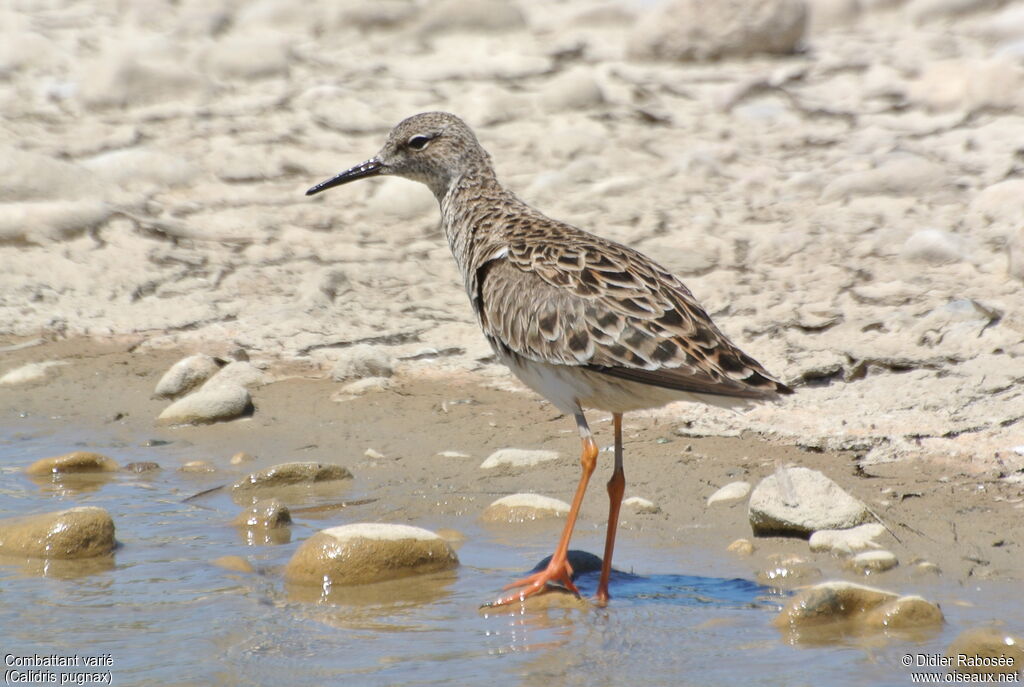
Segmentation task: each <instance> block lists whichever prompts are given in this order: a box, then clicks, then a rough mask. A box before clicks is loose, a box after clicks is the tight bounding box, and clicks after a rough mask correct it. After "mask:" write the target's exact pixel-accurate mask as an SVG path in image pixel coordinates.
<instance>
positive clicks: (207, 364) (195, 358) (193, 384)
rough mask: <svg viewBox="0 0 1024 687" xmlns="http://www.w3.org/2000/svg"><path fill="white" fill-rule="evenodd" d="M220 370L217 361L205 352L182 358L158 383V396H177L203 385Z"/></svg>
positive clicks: (156, 390)
mask: <svg viewBox="0 0 1024 687" xmlns="http://www.w3.org/2000/svg"><path fill="white" fill-rule="evenodd" d="M219 371H220V365H218V364H217V361H216V360H214V359H213V358H211V357H210V356H208V355H205V354H202V353H200V354H197V355H190V356H188V357H187V358H182V359H181V360H179V361H178V362H176V363H174V365H172V366H171V369H169V370H167V372H165V373H164V376H163V377H161V378H160V381H159V382H157V383H156V389H155V390H154V392H153V393H154V395H156V396H157V398H177V397H179V396H182V395H184V394H187V393H188V392H190V391H192V390H193V389H195V388H197V387H199V386H201V385H202V384H203V383H204V382H205V381H206V380H208V379H210V378H211V377H213V376H214V375H215V374H217V373H218V372H219Z"/></svg>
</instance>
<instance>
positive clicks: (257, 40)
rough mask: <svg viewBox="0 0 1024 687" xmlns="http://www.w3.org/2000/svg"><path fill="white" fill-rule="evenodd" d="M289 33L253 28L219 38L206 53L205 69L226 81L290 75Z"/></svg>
mask: <svg viewBox="0 0 1024 687" xmlns="http://www.w3.org/2000/svg"><path fill="white" fill-rule="evenodd" d="M289 43H290V41H289V39H288V37H287V36H285V35H283V34H281V33H278V32H269V31H253V32H247V33H244V34H241V35H229V36H226V37H224V38H222V39H221V40H219V41H217V42H216V43H215V44H214V45H213V46H211V47H210V49H209V50H208V51H207V53H206V55H205V56H204V60H203V63H204V65H205V67H206V69H207V70H208V71H209V72H210V73H212V74H213V75H215V76H216V77H218V78H220V79H223V80H225V81H233V80H236V79H266V78H270V77H277V76H280V77H284V76H287V75H288V62H289V60H290V58H291V48H290V46H289Z"/></svg>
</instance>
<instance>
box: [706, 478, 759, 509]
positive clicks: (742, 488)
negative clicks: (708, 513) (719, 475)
mask: <svg viewBox="0 0 1024 687" xmlns="http://www.w3.org/2000/svg"><path fill="white" fill-rule="evenodd" d="M749 493H750V482H730V483H729V484H726V485H725V486H724V487H722V488H721V489H719V490H718V491H716V492H715V493H714V494H712V495H711V496H709V497H708V503H707V505H709V506H712V505H714V504H716V503H731V502H733V501H739V500H740V499H743V498H746V496H747V494H749Z"/></svg>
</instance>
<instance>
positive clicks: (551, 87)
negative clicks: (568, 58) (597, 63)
mask: <svg viewBox="0 0 1024 687" xmlns="http://www.w3.org/2000/svg"><path fill="white" fill-rule="evenodd" d="M604 100H605V98H604V92H603V91H602V90H601V86H600V85H599V84H598V83H597V80H595V79H594V74H593V72H592V71H591V70H590V69H588V68H585V67H577V68H575V69H570V70H569V71H567V72H565V73H563V74H559V75H558V76H556V77H554V78H553V79H550V80H549V81H548V82H547V84H545V86H544V88H543V90H541V93H540V102H541V104H542V105H543V107H544V109H545V110H546V111H548V112H565V111H570V110H586V109H590V108H593V107H597V106H598V105H601V104H602V103H604Z"/></svg>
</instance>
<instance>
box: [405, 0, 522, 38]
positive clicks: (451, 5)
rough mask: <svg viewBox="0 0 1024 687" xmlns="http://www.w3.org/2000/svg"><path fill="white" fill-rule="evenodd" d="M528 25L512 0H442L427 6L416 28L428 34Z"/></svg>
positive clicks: (422, 33)
mask: <svg viewBox="0 0 1024 687" xmlns="http://www.w3.org/2000/svg"><path fill="white" fill-rule="evenodd" d="M525 27H526V18H525V17H524V16H523V13H522V11H521V10H520V9H519V8H518V7H517V6H516V4H515V3H513V2H510V1H509V0H439V1H438V2H433V3H430V4H428V5H425V6H424V9H423V12H422V14H421V15H420V20H419V22H418V25H417V27H416V32H417V33H419V34H420V35H424V36H432V35H438V34H443V33H452V32H472V33H481V32H493V33H498V32H506V31H514V30H518V29H523V28H525Z"/></svg>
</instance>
